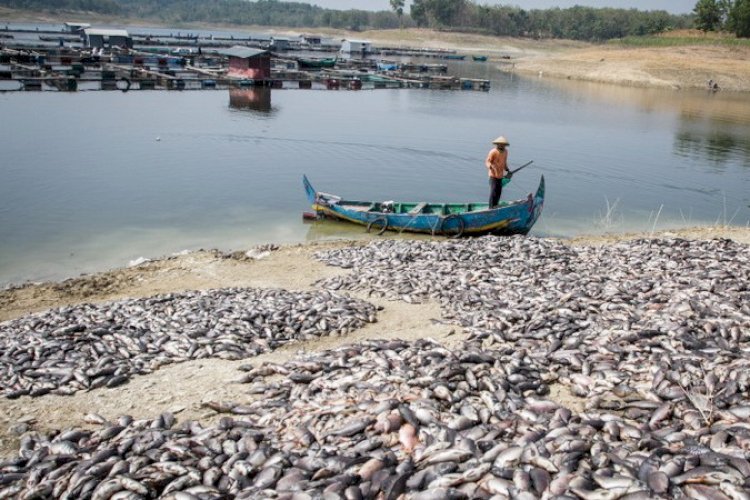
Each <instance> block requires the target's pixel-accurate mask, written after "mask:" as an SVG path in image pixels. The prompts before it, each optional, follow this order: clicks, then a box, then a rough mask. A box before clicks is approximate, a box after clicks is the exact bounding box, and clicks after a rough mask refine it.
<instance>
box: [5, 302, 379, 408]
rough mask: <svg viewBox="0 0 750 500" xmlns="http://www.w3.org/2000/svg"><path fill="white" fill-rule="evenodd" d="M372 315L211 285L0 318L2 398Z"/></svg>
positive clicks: (320, 331)
mask: <svg viewBox="0 0 750 500" xmlns="http://www.w3.org/2000/svg"><path fill="white" fill-rule="evenodd" d="M373 321H375V308H374V307H373V306H372V305H370V304H367V303H365V302H363V301H358V300H354V299H350V298H347V297H342V296H339V295H337V294H335V293H331V292H327V291H322V292H318V293H307V292H289V291H285V290H276V289H269V290H260V289H218V290H208V291H193V292H184V293H175V294H167V295H159V296H156V297H152V298H147V299H138V300H121V301H117V302H111V303H107V304H98V305H93V304H84V305H81V306H75V307H67V308H63V309H53V310H50V311H47V312H44V313H39V314H32V315H28V316H25V317H23V318H20V319H17V320H13V321H8V322H4V323H0V383H1V384H2V391H3V394H4V395H5V396H6V397H9V398H14V397H19V396H21V395H27V394H28V395H31V396H40V395H43V394H46V393H50V392H51V393H54V394H72V393H74V392H76V391H79V390H86V389H93V388H97V387H114V386H117V385H119V384H122V383H124V382H126V381H127V380H128V379H129V378H130V377H131V376H133V375H134V374H144V373H149V372H151V371H153V370H155V369H156V368H158V367H159V366H162V365H164V364H168V363H175V362H180V361H185V360H190V359H201V358H208V357H217V358H221V359H243V358H247V357H249V356H253V355H256V354H259V353H262V352H266V351H269V350H272V349H275V348H277V347H278V346H280V345H283V344H284V343H287V342H290V341H293V340H305V339H310V338H313V337H319V336H325V335H340V334H344V333H347V332H349V331H352V330H354V329H357V328H360V327H361V326H363V325H364V324H365V323H366V322H373Z"/></svg>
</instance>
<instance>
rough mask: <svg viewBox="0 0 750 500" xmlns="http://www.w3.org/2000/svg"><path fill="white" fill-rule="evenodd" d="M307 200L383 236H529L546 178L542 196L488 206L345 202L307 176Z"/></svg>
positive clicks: (320, 211)
mask: <svg viewBox="0 0 750 500" xmlns="http://www.w3.org/2000/svg"><path fill="white" fill-rule="evenodd" d="M303 183H304V186H305V192H306V193H307V199H308V200H309V201H310V204H311V205H312V207H313V209H314V210H315V212H316V213H317V214H318V215H322V216H326V217H331V218H335V219H341V220H344V221H349V222H353V223H355V224H361V225H363V226H366V227H367V231H368V232H370V231H371V230H376V231H377V232H378V234H382V233H384V232H385V231H386V230H391V231H399V232H403V231H407V232H415V233H428V234H432V235H443V236H451V237H458V236H469V235H471V236H476V235H480V234H497V235H510V234H527V233H528V232H529V231H530V230H531V227H532V226H533V225H534V223H535V222H536V220H537V219H538V218H539V215H540V214H541V213H542V207H543V205H544V176H542V178H541V180H540V181H539V187H538V188H537V190H536V194H533V195H532V194H531V193H529V195H528V197H526V198H524V199H522V200H517V201H501V202H500V205H499V206H498V207H496V208H492V209H490V208H488V205H487V203H427V202H392V201H389V202H371V201H353V200H344V199H342V198H340V197H339V196H335V195H332V194H328V193H323V192H320V191H316V190H315V189H314V188H313V187H312V184H310V181H309V180H308V179H307V176H303Z"/></svg>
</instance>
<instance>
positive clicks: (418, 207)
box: [409, 201, 427, 215]
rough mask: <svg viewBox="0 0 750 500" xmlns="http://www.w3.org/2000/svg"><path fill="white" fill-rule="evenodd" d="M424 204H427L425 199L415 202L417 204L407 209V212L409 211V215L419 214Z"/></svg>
mask: <svg viewBox="0 0 750 500" xmlns="http://www.w3.org/2000/svg"><path fill="white" fill-rule="evenodd" d="M426 206H427V202H426V201H423V202H421V203H419V204H417V206H415V207H414V208H412V209H411V210H409V213H410V214H411V215H416V214H421V213H422V211H423V210H424V208H425V207H426Z"/></svg>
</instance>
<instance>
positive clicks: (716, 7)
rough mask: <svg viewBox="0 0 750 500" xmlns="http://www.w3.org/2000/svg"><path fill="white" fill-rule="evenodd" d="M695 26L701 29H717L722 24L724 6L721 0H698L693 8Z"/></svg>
mask: <svg viewBox="0 0 750 500" xmlns="http://www.w3.org/2000/svg"><path fill="white" fill-rule="evenodd" d="M693 12H695V27H696V28H698V29H699V30H701V31H717V30H719V29H721V25H722V19H723V14H722V7H721V5H720V4H719V0H698V3H697V4H695V8H693Z"/></svg>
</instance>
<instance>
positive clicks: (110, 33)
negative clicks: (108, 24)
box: [83, 28, 130, 38]
mask: <svg viewBox="0 0 750 500" xmlns="http://www.w3.org/2000/svg"><path fill="white" fill-rule="evenodd" d="M83 32H84V33H86V35H87V36H91V35H94V36H124V37H126V38H127V37H130V35H128V32H127V31H126V30H103V29H98V28H89V29H85V30H83Z"/></svg>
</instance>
